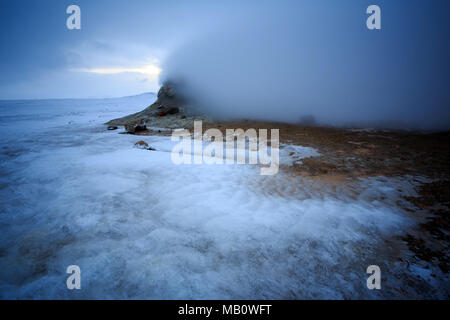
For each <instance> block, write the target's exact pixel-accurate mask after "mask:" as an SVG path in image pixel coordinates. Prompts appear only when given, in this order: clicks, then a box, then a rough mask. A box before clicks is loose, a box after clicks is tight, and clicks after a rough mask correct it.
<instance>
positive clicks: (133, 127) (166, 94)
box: [106, 83, 208, 134]
mask: <svg viewBox="0 0 450 320" xmlns="http://www.w3.org/2000/svg"><path fill="white" fill-rule="evenodd" d="M194 118H195V120H203V121H205V122H208V119H207V118H206V117H202V116H195V117H194V116H193V115H192V114H189V112H188V110H187V107H186V101H185V99H183V98H182V97H181V95H179V94H177V92H176V89H175V85H174V84H173V83H165V84H164V85H163V86H162V87H161V89H159V92H158V99H157V100H156V102H155V103H153V104H152V105H150V106H149V107H147V108H146V109H144V110H142V111H140V112H137V113H134V114H131V115H128V116H126V117H122V118H118V119H113V120H111V121H108V122H107V123H106V125H108V126H123V127H124V128H125V130H126V131H127V132H128V133H131V134H134V133H136V132H142V131H146V130H147V127H162V128H191V127H192V126H193V121H194Z"/></svg>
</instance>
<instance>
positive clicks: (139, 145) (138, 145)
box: [134, 140, 156, 151]
mask: <svg viewBox="0 0 450 320" xmlns="http://www.w3.org/2000/svg"><path fill="white" fill-rule="evenodd" d="M134 147H135V148H138V149H144V150H150V151H156V149H154V148H152V147H150V146H149V145H148V143H147V142H145V141H144V140H140V141H138V142H136V143H135V144H134Z"/></svg>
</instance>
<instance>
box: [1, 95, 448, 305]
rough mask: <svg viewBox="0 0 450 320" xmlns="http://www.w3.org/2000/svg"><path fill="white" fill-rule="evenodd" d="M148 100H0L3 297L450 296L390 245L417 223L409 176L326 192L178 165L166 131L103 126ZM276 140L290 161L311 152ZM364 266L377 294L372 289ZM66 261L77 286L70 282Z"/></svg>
mask: <svg viewBox="0 0 450 320" xmlns="http://www.w3.org/2000/svg"><path fill="white" fill-rule="evenodd" d="M152 99H154V96H151V95H144V96H137V97H130V98H120V99H105V100H48V101H43V100H42V101H2V102H0V135H1V137H2V138H1V142H0V151H1V152H0V237H1V238H0V298H27V299H28V298H44V299H51V298H59V299H71V298H88V299H95V298H103V299H105V298H106V299H109V298H124V299H127V298H144V299H146V298H147V299H168V298H169V299H189V298H194V299H197V298H199V299H216V298H225V299H227V298H233V299H254V298H263V299H264V298H275V299H282V298H286V299H295V298H306V299H307V298H403V297H413V298H420V297H439V296H440V295H441V294H445V292H444V293H442V292H441V291H439V286H440V285H441V284H442V279H439V277H440V276H439V275H438V277H437V278H432V277H430V274H431V272H432V271H433V272H435V270H431V269H430V266H427V265H418V264H415V265H414V264H412V263H408V259H410V258H411V257H410V253H409V252H408V251H407V250H406V247H405V245H404V244H403V243H402V242H401V241H399V240H395V239H396V237H397V236H398V235H401V234H403V233H404V232H406V230H408V228H411V227H413V225H414V222H413V220H411V219H410V215H411V213H408V212H406V211H405V209H404V208H407V207H408V205H409V204H408V203H407V202H405V201H404V200H402V198H401V197H400V196H401V195H409V196H413V195H414V191H413V187H414V185H415V184H416V183H418V181H417V180H416V179H413V178H412V177H409V178H404V179H387V178H382V177H380V178H371V179H364V180H363V179H362V180H361V181H359V182H357V183H354V184H353V185H349V186H347V187H343V186H333V187H331V186H328V185H327V184H325V183H323V184H320V183H319V182H313V181H309V180H306V179H301V178H299V177H293V176H291V175H289V174H288V173H286V172H285V171H281V172H280V173H278V174H277V175H275V176H261V175H259V169H258V167H256V166H251V165H212V166H208V165H180V166H176V165H174V164H173V163H172V162H171V160H170V153H169V151H170V150H171V143H172V142H170V138H168V137H161V136H150V137H144V138H145V139H144V140H145V141H147V142H148V143H149V145H150V146H152V147H154V148H156V149H157V151H147V150H140V149H136V148H133V144H134V143H135V142H136V141H138V140H141V138H142V137H136V136H132V135H120V134H118V131H107V130H106V128H105V126H103V125H102V123H104V122H106V121H108V120H110V119H113V118H117V117H120V116H124V115H127V114H130V113H132V112H136V111H140V110H142V109H143V108H144V107H146V106H148V105H149V104H150V103H151V102H152ZM284 148H285V151H284V152H282V153H281V154H282V157H284V158H286V157H292V159H284V160H283V161H286V162H289V161H290V160H292V161H291V162H293V161H301V158H302V156H310V155H313V154H314V150H311V149H308V148H302V147H301V146H299V147H296V146H284ZM287 151H289V152H287ZM302 152H303V153H305V154H303V155H302ZM289 154H290V156H289ZM399 257H401V258H402V259H401V260H400V259H399ZM371 264H376V265H379V266H380V267H381V270H382V289H381V290H374V291H371V290H368V289H367V287H366V279H367V277H368V275H367V274H366V273H365V272H366V268H367V266H369V265H371ZM69 265H79V266H80V268H81V279H82V280H81V286H82V288H81V290H68V289H67V287H66V279H67V277H68V274H66V273H65V271H66V268H67V266H69Z"/></svg>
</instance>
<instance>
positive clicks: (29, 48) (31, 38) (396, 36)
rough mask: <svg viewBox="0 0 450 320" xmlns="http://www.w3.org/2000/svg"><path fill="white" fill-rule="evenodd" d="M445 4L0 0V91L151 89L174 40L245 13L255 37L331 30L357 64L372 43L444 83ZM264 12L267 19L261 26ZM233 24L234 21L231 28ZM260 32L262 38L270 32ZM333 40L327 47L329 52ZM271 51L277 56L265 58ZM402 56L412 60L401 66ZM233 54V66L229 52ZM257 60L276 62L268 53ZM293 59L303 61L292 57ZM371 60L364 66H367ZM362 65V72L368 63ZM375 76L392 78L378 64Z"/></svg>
mask: <svg viewBox="0 0 450 320" xmlns="http://www.w3.org/2000/svg"><path fill="white" fill-rule="evenodd" d="M449 3H450V1H447V0H443V1H439V0H436V1H425V0H423V1H419V0H411V1H408V0H397V1H379V0H370V1H365V0H354V1H329V0H324V1H317V0H315V1H312V0H311V1H275V0H273V1H268V0H267V1H264V0H263V1H245V0H240V1H231V0H210V1H198V0H164V1H161V0H158V1H152V0H127V1H125V0H108V1H106V0H103V1H102V0H84V1H80V0H70V1H66V0H54V1H52V0H1V2H0V24H1V28H0V41H1V46H2V50H1V51H0V67H1V76H0V99H13V98H84V97H113V96H124V95H133V94H139V93H143V92H148V91H155V90H157V89H158V87H159V72H160V71H161V69H162V68H163V66H164V64H165V60H166V59H167V58H168V57H171V56H174V54H175V56H177V55H178V56H179V55H180V50H181V49H180V48H183V47H185V46H189V43H195V41H196V39H199V38H201V37H202V36H204V35H205V36H206V35H208V34H209V35H211V34H214V31H215V30H221V32H223V30H224V29H231V28H233V27H235V26H239V25H242V23H243V22H245V25H247V26H248V25H249V24H251V23H252V21H255V23H257V24H256V25H255V26H254V27H255V28H259V29H264V28H267V30H266V31H264V30H263V32H260V33H258V34H257V36H258V37H262V39H263V41H264V34H265V32H267V33H270V32H271V31H270V30H271V24H272V26H273V27H275V24H276V25H280V24H284V22H286V27H289V28H291V29H292V30H295V29H298V30H297V31H295V32H298V34H299V39H305V38H308V39H310V40H311V39H312V40H311V41H313V42H314V39H316V40H317V41H321V42H328V43H332V44H333V46H334V47H339V43H338V42H336V41H335V42H334V43H333V41H334V40H335V39H336V37H338V38H339V39H345V41H344V44H345V43H350V42H351V43H353V45H352V46H351V47H349V46H347V48H352V50H353V52H347V54H348V55H349V56H350V57H351V58H349V59H348V60H354V61H356V62H357V63H356V65H357V66H360V65H361V63H362V61H364V59H363V60H362V58H363V56H364V55H366V54H369V53H370V51H371V48H373V50H374V51H375V52H376V53H377V54H383V55H384V56H390V55H392V57H393V58H392V59H391V60H389V59H384V60H383V62H384V63H387V65H388V67H386V66H385V67H384V68H383V70H389V69H390V67H392V68H391V69H392V70H394V71H395V72H403V73H404V74H402V77H423V83H424V84H426V87H427V88H435V89H436V88H438V89H439V90H441V91H446V90H447V89H448V88H447V85H448V79H449V78H448V73H447V71H448V70H449V59H448V57H449V53H450V51H449V43H448V42H449V40H448V39H449V31H448V27H449V23H448V21H447V19H448V13H449V12H450V11H449V8H450V5H449ZM71 4H77V5H79V6H80V8H81V24H82V28H81V30H68V29H67V28H66V19H67V17H68V14H66V8H67V7H68V6H69V5H71ZM370 4H378V5H379V6H380V7H381V9H382V30H380V31H369V30H368V29H367V28H366V25H365V20H366V18H367V16H368V15H367V14H366V13H365V9H366V8H367V7H368V6H369V5H370ZM432 5H434V7H432ZM272 15H273V16H274V17H276V18H274V19H272ZM258 17H259V19H258ZM266 20H267V25H265V24H264V25H261V21H266ZM258 23H259V24H260V25H258ZM275 29H276V28H275ZM281 29H282V28H281ZM281 29H280V28H278V29H277V30H281ZM235 32H237V33H239V30H238V29H236V28H235ZM217 36H218V37H220V33H218V35H217ZM324 37H326V38H324ZM267 39H268V41H271V40H270V39H273V36H272V37H270V36H269V37H268V38H267ZM249 40H250V39H249ZM241 41H242V39H241ZM290 41H295V39H292V38H291V39H290ZM251 44H252V41H249V46H251ZM359 44H361V46H360V47H359ZM269 46H270V43H269ZM333 46H330V47H328V48H327V50H330V52H329V55H330V56H332V55H333V50H334V49H333V48H334V47H333ZM358 48H360V49H358ZM237 50H239V48H237ZM242 50H245V48H242ZM250 50H251V48H250ZM280 50H282V49H281V48H280ZM181 52H182V51H181ZM181 54H182V53H181ZM339 54H343V53H342V52H340V53H339ZM278 58H279V59H282V57H281V58H280V57H276V56H275V57H274V59H278ZM411 59H412V60H411ZM358 62H359V63H358ZM406 62H408V63H411V62H413V63H414V64H416V66H414V67H413V68H412V69H411V68H410V66H409V65H407V63H406ZM233 63H234V64H235V68H236V69H239V61H238V60H236V61H233V62H232V63H231V64H233ZM265 63H266V64H267V63H270V64H272V65H276V63H277V61H270V62H269V61H265ZM297 63H298V64H299V65H301V64H302V63H303V64H304V63H305V62H304V61H302V60H301V59H298V62H297ZM374 63H375V66H372V67H375V68H376V67H377V66H376V61H375V62H374ZM402 63H404V65H400V66H398V64H402ZM418 64H420V66H419V65H418ZM274 69H276V68H274ZM350 69H351V68H350ZM268 70H270V68H269V69H268ZM193 72H195V71H193ZM364 72H367V73H370V68H369V69H368V70H367V71H364ZM272 76H273V75H271V74H267V77H272ZM385 78H386V79H389V78H392V77H391V75H390V74H389V73H387V74H386V75H385ZM267 90H270V88H268V89H267ZM446 97H447V98H448V95H447V96H443V98H442V99H444V98H446ZM447 101H448V100H447Z"/></svg>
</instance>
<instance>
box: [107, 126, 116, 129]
mask: <svg viewBox="0 0 450 320" xmlns="http://www.w3.org/2000/svg"><path fill="white" fill-rule="evenodd" d="M108 130H117V127H116V126H108Z"/></svg>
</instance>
